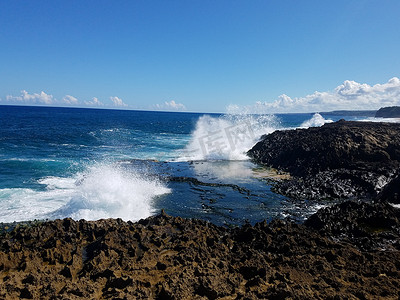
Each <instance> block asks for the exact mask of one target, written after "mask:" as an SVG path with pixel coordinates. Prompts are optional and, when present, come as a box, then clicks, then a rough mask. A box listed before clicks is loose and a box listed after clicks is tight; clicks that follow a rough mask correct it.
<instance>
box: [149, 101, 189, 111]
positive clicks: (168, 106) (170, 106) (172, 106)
mask: <svg viewBox="0 0 400 300" xmlns="http://www.w3.org/2000/svg"><path fill="white" fill-rule="evenodd" d="M152 108H153V109H156V110H175V111H184V110H186V106H185V105H184V104H182V103H176V102H175V100H171V101H169V102H168V101H165V102H164V103H163V104H156V105H154V106H153V107H152Z"/></svg>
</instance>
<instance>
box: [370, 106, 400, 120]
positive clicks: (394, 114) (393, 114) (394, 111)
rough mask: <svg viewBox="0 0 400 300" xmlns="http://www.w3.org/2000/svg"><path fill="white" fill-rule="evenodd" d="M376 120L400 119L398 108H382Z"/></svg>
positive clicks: (399, 107)
mask: <svg viewBox="0 0 400 300" xmlns="http://www.w3.org/2000/svg"><path fill="white" fill-rule="evenodd" d="M375 117H376V118H400V106H390V107H382V108H381V109H379V110H378V111H377V112H376V114H375Z"/></svg>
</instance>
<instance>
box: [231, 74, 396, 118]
mask: <svg viewBox="0 0 400 300" xmlns="http://www.w3.org/2000/svg"><path fill="white" fill-rule="evenodd" d="M398 105H400V79H399V78H397V77H393V78H391V79H390V80H389V81H388V82H386V83H383V84H379V83H378V84H375V85H372V86H371V85H368V84H366V83H358V82H355V81H352V80H346V81H344V82H343V84H341V85H339V86H338V87H336V88H335V89H334V90H333V91H330V92H318V91H316V92H314V93H313V94H310V95H307V96H305V97H295V98H291V97H289V96H288V95H286V94H283V95H280V96H279V97H278V99H276V100H275V101H273V102H261V101H258V102H256V103H255V104H253V105H248V106H238V105H229V106H228V108H227V110H228V112H231V113H240V112H243V111H245V112H247V113H295V112H299V113H300V112H321V111H332V110H377V109H379V108H381V107H386V106H398Z"/></svg>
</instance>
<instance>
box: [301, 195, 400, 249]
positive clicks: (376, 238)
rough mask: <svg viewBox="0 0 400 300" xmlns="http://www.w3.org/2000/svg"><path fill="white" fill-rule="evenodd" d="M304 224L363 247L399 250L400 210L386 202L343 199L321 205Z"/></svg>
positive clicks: (324, 233)
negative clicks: (327, 204) (327, 205)
mask: <svg viewBox="0 0 400 300" xmlns="http://www.w3.org/2000/svg"><path fill="white" fill-rule="evenodd" d="M304 224H305V225H306V226H308V227H311V228H314V229H316V230H319V231H320V232H321V233H322V234H323V235H325V236H330V237H334V238H337V239H340V240H346V241H347V242H351V243H352V244H355V245H357V246H358V247H359V248H361V249H363V250H371V249H379V248H385V249H395V250H397V251H398V250H400V210H399V209H397V208H394V207H393V206H392V205H390V204H388V203H387V202H377V203H373V204H369V203H356V202H350V201H348V202H344V203H341V204H338V205H334V206H332V207H328V208H324V209H320V210H319V211H318V212H317V213H315V214H314V215H312V216H311V217H310V218H308V219H307V220H306V221H305V223H304Z"/></svg>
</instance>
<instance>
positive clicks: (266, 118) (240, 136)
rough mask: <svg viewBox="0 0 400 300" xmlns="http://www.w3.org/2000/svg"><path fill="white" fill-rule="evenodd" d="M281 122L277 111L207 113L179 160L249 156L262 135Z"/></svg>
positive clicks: (237, 158) (244, 157)
mask: <svg viewBox="0 0 400 300" xmlns="http://www.w3.org/2000/svg"><path fill="white" fill-rule="evenodd" d="M279 126H280V122H279V119H278V118H277V117H276V116H274V115H247V114H226V115H222V116H219V117H214V116H210V115H204V116H202V117H200V118H199V119H198V121H197V124H196V128H195V130H194V131H193V132H192V135H191V138H190V141H189V143H188V145H187V146H186V148H185V149H184V151H182V153H181V155H180V157H179V159H178V160H180V161H188V160H189V161H192V160H247V159H248V156H247V155H246V152H247V151H248V150H249V149H250V148H251V147H252V146H253V145H254V144H255V143H256V142H257V141H258V140H259V139H260V137H261V136H262V135H264V134H268V133H271V132H273V131H275V130H276V129H277V128H279Z"/></svg>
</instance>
